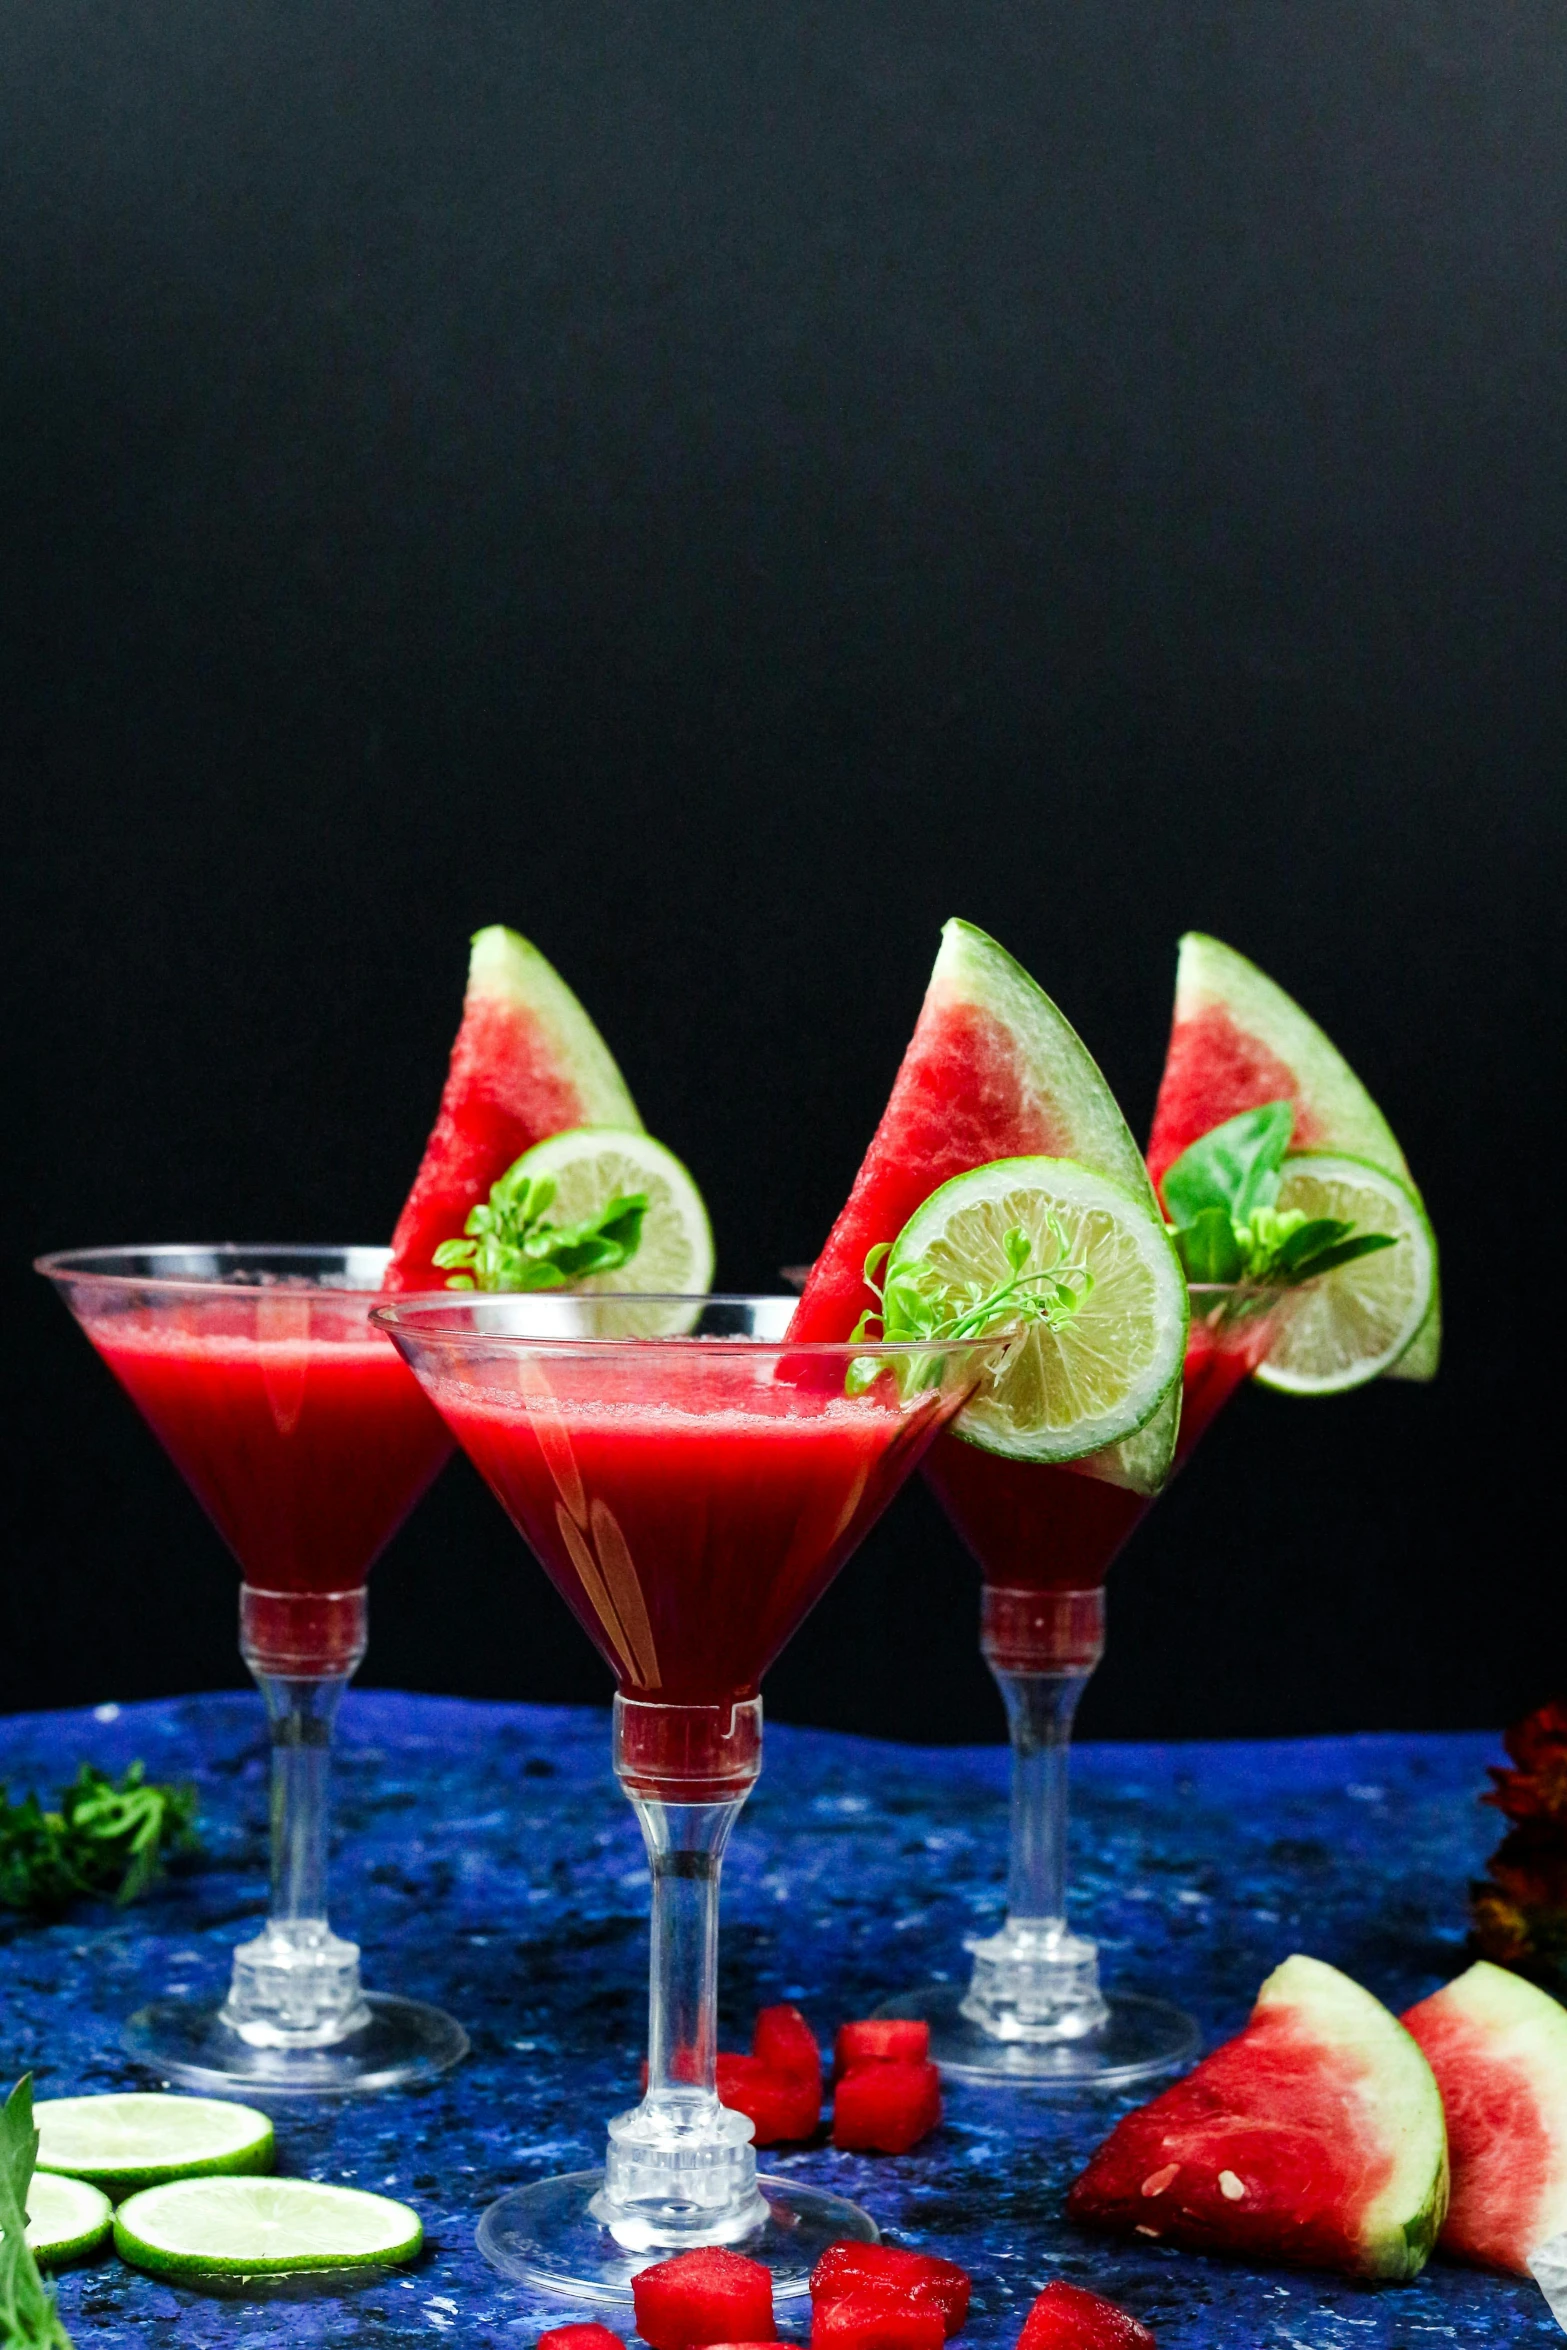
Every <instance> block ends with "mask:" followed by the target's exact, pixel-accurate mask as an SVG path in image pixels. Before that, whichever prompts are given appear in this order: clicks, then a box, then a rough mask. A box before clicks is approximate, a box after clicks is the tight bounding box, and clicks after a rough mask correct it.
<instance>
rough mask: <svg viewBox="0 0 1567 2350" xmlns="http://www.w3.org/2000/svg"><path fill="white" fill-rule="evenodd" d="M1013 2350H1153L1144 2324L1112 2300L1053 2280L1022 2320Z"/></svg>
mask: <svg viewBox="0 0 1567 2350" xmlns="http://www.w3.org/2000/svg"><path fill="white" fill-rule="evenodd" d="M1017 2350H1157V2345H1156V2343H1155V2341H1154V2338H1153V2336H1152V2334H1151V2333H1150V2332H1149V2331H1148V2328H1147V2327H1146V2326H1145V2325H1139V2324H1138V2322H1137V2320H1136V2318H1135V2317H1133V2316H1131V2315H1130V2314H1129V2313H1128V2312H1127V2311H1126V2310H1124V2309H1119V2308H1117V2306H1116V2304H1115V2303H1114V2302H1113V2301H1102V2300H1101V2299H1100V2298H1099V2295H1098V2294H1097V2293H1085V2292H1084V2290H1083V2288H1082V2286H1081V2285H1069V2284H1068V2283H1067V2281H1066V2279H1065V2278H1064V2277H1057V2278H1056V2280H1055V2282H1054V2284H1051V2285H1047V2286H1046V2287H1045V2289H1044V2291H1043V2292H1042V2293H1041V2294H1040V2296H1039V2299H1038V2300H1037V2301H1036V2302H1035V2303H1034V2306H1033V2308H1032V2309H1031V2310H1030V2311H1029V2313H1028V2315H1027V2317H1026V2318H1025V2319H1024V2321H1023V2331H1022V2332H1021V2333H1020V2334H1019V2336H1018V2339H1017Z"/></svg>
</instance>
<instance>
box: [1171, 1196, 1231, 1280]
mask: <svg viewBox="0 0 1567 2350" xmlns="http://www.w3.org/2000/svg"><path fill="white" fill-rule="evenodd" d="M1172 1237H1173V1239H1174V1241H1175V1248H1176V1254H1177V1255H1178V1256H1179V1257H1180V1260H1181V1264H1182V1266H1183V1267H1184V1269H1185V1273H1186V1278H1187V1280H1188V1281H1224V1282H1229V1281H1239V1280H1240V1279H1241V1277H1242V1275H1243V1274H1244V1272H1245V1270H1246V1260H1245V1258H1244V1257H1243V1256H1242V1254H1241V1246H1240V1242H1239V1241H1238V1240H1237V1239H1236V1237H1235V1227H1234V1225H1233V1224H1232V1223H1231V1222H1230V1218H1229V1212H1228V1210H1227V1209H1225V1208H1220V1207H1212V1208H1203V1209H1202V1210H1200V1212H1199V1213H1198V1214H1197V1215H1196V1216H1194V1217H1193V1219H1192V1221H1191V1222H1190V1223H1189V1224H1186V1225H1183V1226H1182V1228H1181V1229H1180V1230H1179V1231H1178V1232H1176V1233H1174V1234H1173V1235H1172Z"/></svg>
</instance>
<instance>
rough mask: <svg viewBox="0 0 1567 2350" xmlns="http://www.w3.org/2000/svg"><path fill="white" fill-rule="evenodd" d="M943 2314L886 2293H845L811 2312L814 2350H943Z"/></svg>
mask: <svg viewBox="0 0 1567 2350" xmlns="http://www.w3.org/2000/svg"><path fill="white" fill-rule="evenodd" d="M946 2338H947V2337H946V2333H945V2331H944V2330H943V2327H942V2322H941V2311H940V2310H939V2309H937V2308H936V2307H935V2306H934V2305H933V2304H926V2305H925V2306H924V2307H921V2305H920V2304H919V2303H918V2302H915V2301H896V2300H892V2299H890V2298H889V2297H888V2295H886V2294H885V2293H845V2294H843V2295H842V2296H841V2297H840V2298H839V2299H838V2300H836V2301H818V2302H817V2303H816V2305H815V2306H814V2308H813V2309H812V2311H811V2350H941V2345H942V2343H943V2342H944V2341H945V2340H946Z"/></svg>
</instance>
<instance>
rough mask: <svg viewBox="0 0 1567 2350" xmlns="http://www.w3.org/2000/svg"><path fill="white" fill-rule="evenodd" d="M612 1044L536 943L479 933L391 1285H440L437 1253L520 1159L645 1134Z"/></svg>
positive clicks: (395, 1243) (496, 928)
mask: <svg viewBox="0 0 1567 2350" xmlns="http://www.w3.org/2000/svg"><path fill="white" fill-rule="evenodd" d="M641 1124H642V1121H641V1119H640V1118H639V1117H638V1116H637V1110H636V1104H635V1103H634V1102H633V1100H632V1099H631V1096H630V1094H629V1093H628V1092H627V1090H626V1086H625V1081H624V1079H623V1078H622V1077H621V1074H620V1071H619V1070H618V1069H617V1068H616V1066H615V1063H614V1060H613V1059H612V1057H611V1055H610V1050H609V1047H608V1046H607V1045H606V1044H605V1042H604V1039H603V1038H602V1037H601V1036H600V1034H599V1032H598V1030H597V1029H596V1028H595V1027H594V1025H593V1023H592V1021H591V1020H590V1019H589V1018H588V1015H587V1013H586V1012H585V1011H584V1010H583V1008H582V1006H581V1004H580V1003H579V1002H578V1001H577V998H576V997H575V996H574V995H573V994H572V992H571V989H570V988H569V987H568V986H567V985H566V982H565V981H564V980H563V979H562V978H561V976H560V974H559V972H558V971H556V970H555V968H554V967H553V965H552V964H550V963H547V962H546V961H545V959H544V957H543V956H542V955H541V954H540V953H539V950H538V948H537V947H535V946H530V945H529V943H528V941H527V940H526V939H525V938H520V937H519V936H518V934H517V932H516V931H515V930H507V929H505V928H503V927H502V925H501V924H499V923H493V924H492V925H491V926H490V928H489V929H487V930H481V931H479V932H478V933H477V934H476V935H475V938H474V941H473V951H472V955H471V957H470V959H469V965H468V987H467V993H466V994H465V995H464V997H463V1016H462V1026H461V1027H460V1028H459V1030H458V1031H457V1041H456V1043H455V1044H454V1045H453V1047H452V1057H451V1065H450V1067H449V1068H448V1070H447V1073H446V1085H445V1088H444V1090H443V1092H442V1094H441V1108H440V1115H439V1116H438V1117H437V1119H436V1122H435V1128H434V1131H433V1132H432V1134H431V1136H430V1139H429V1141H428V1142H427V1143H426V1145H425V1151H424V1157H423V1158H422V1159H421V1160H420V1162H419V1172H418V1174H417V1175H416V1176H415V1177H414V1183H413V1189H412V1190H411V1191H410V1192H409V1194H408V1197H407V1199H406V1201H405V1202H404V1203H403V1212H402V1214H401V1215H400V1216H399V1217H398V1219H397V1230H396V1231H395V1232H394V1233H393V1235H392V1261H391V1264H390V1266H389V1267H388V1269H387V1276H386V1286H387V1288H388V1289H394V1290H409V1289H440V1288H443V1287H444V1286H445V1281H446V1276H445V1274H444V1273H442V1272H440V1271H439V1270H438V1268H437V1267H436V1264H435V1261H434V1257H435V1250H436V1248H437V1247H438V1246H439V1244H440V1243H441V1242H442V1241H443V1240H454V1239H456V1238H457V1236H458V1235H459V1234H460V1233H461V1231H462V1228H463V1224H464V1222H465V1220H466V1218H467V1215H468V1211H469V1209H470V1208H471V1207H473V1206H475V1205H476V1203H477V1202H478V1201H480V1200H483V1199H487V1198H488V1197H489V1192H490V1186H491V1184H492V1183H494V1182H495V1180H496V1178H497V1177H498V1176H500V1175H504V1174H505V1172H506V1169H507V1168H508V1167H509V1166H510V1165H511V1164H512V1162H513V1160H515V1159H519V1158H520V1157H521V1156H522V1154H523V1152H524V1151H525V1150H531V1149H532V1147H533V1145H534V1144H535V1143H536V1142H542V1141H543V1140H544V1138H545V1136H546V1135H548V1134H560V1133H563V1132H564V1131H565V1129H566V1128H568V1127H571V1126H621V1127H625V1126H630V1127H640V1126H641Z"/></svg>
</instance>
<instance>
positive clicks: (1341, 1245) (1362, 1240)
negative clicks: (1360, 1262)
mask: <svg viewBox="0 0 1567 2350" xmlns="http://www.w3.org/2000/svg"><path fill="white" fill-rule="evenodd" d="M1397 1246H1398V1235H1397V1233H1396V1232H1359V1233H1356V1234H1355V1236H1354V1238H1353V1239H1350V1240H1341V1241H1339V1242H1338V1243H1337V1244H1336V1246H1334V1247H1333V1248H1325V1249H1323V1250H1322V1252H1321V1254H1320V1255H1318V1256H1314V1257H1308V1258H1307V1259H1306V1261H1305V1263H1304V1264H1303V1265H1299V1266H1297V1267H1296V1269H1295V1273H1294V1276H1293V1277H1294V1279H1295V1280H1297V1281H1315V1280H1316V1278H1317V1276H1318V1275H1319V1274H1320V1273H1333V1272H1336V1271H1337V1269H1338V1267H1339V1266H1340V1265H1352V1264H1353V1263H1354V1261H1355V1259H1356V1258H1357V1257H1371V1256H1375V1254H1376V1252H1377V1250H1378V1249H1379V1248H1396V1247H1397Z"/></svg>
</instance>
